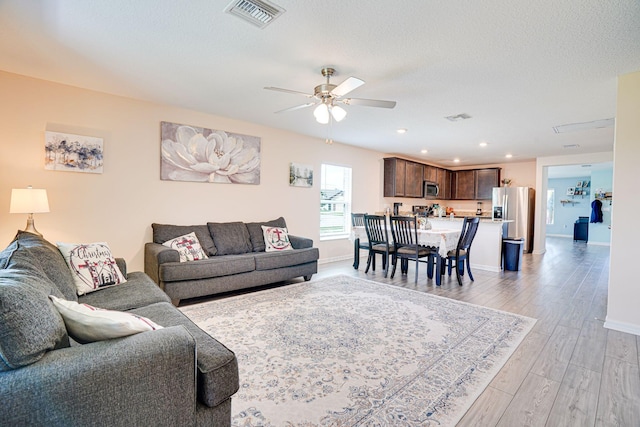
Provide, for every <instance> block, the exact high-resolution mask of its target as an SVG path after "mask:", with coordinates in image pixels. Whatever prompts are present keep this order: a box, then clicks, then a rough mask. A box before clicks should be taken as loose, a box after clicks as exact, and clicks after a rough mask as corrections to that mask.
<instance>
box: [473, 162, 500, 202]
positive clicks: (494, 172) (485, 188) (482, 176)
mask: <svg viewBox="0 0 640 427" xmlns="http://www.w3.org/2000/svg"><path fill="white" fill-rule="evenodd" d="M475 173H476V189H475V193H476V197H475V198H476V199H477V200H489V199H491V197H492V195H493V187H500V168H490V169H477V170H476V171H475Z"/></svg>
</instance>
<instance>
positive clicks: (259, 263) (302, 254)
mask: <svg viewBox="0 0 640 427" xmlns="http://www.w3.org/2000/svg"><path fill="white" fill-rule="evenodd" d="M254 255H255V258H256V270H259V271H260V270H273V269H275V268H282V267H290V266H293V265H300V264H306V263H308V262H314V261H317V260H318V248H306V249H294V250H292V251H284V252H264V253H261V254H254Z"/></svg>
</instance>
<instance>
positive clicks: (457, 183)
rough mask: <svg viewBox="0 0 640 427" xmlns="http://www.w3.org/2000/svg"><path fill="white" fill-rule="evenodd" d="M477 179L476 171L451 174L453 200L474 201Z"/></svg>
mask: <svg viewBox="0 0 640 427" xmlns="http://www.w3.org/2000/svg"><path fill="white" fill-rule="evenodd" d="M475 191H476V178H475V171H474V170H459V171H452V172H451V198H452V199H454V200H473V199H475V196H476V193H475Z"/></svg>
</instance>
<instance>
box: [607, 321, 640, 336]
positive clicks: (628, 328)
mask: <svg viewBox="0 0 640 427" xmlns="http://www.w3.org/2000/svg"><path fill="white" fill-rule="evenodd" d="M604 327H605V328H607V329H613V330H614V331H620V332H626V333H628V334H633V335H639V336H640V325H634V324H631V323H626V322H616V321H614V320H610V319H609V316H607V319H606V320H605V321H604Z"/></svg>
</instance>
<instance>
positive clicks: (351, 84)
mask: <svg viewBox="0 0 640 427" xmlns="http://www.w3.org/2000/svg"><path fill="white" fill-rule="evenodd" d="M363 84H364V80H360V79H359V78H357V77H349V78H348V79H347V80H345V81H343V82H342V83H340V84H339V85H338V86H336V87H335V88H333V90H332V91H331V92H330V93H331V95H333V96H334V97H336V98H340V97H341V96H345V95H346V94H348V93H349V92H351V91H352V90H354V89H357V88H359V87H360V86H362V85H363Z"/></svg>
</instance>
